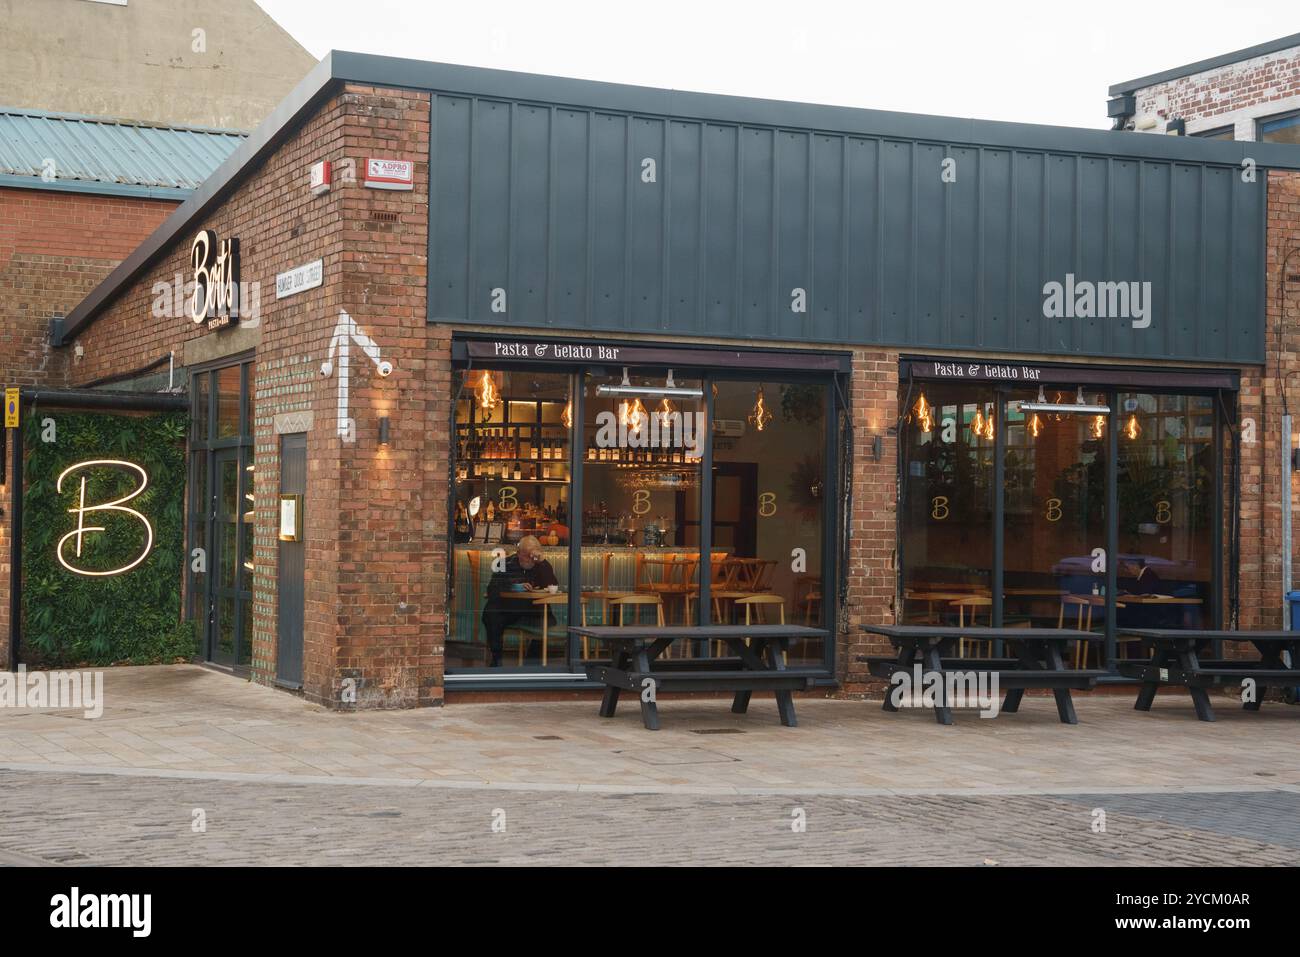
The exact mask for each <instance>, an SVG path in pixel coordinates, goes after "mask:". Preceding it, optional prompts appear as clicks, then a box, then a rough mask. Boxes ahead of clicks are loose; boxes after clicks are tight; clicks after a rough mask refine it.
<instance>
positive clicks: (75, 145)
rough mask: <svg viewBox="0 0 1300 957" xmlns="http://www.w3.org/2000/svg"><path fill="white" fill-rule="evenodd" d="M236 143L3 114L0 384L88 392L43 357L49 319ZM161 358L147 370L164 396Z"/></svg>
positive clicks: (4, 556) (69, 366) (3, 600)
mask: <svg viewBox="0 0 1300 957" xmlns="http://www.w3.org/2000/svg"><path fill="white" fill-rule="evenodd" d="M242 139H243V135H242V134H240V133H233V132H226V131H214V130H206V129H193V128H186V127H175V126H153V125H146V124H135V123H127V122H124V121H117V120H107V119H94V118H90V117H83V116H72V115H68V114H63V113H47V112H42V111H39V110H30V109H18V108H8V109H0V381H2V382H3V383H4V384H5V385H6V386H9V387H23V388H35V387H44V388H50V387H55V388H58V387H64V386H67V385H68V384H69V377H70V376H71V377H75V378H76V379H77V381H78V382H79V383H85V382H87V381H90V380H87V379H85V378H84V377H79V376H77V371H78V368H79V360H78V359H77V357H76V356H75V355H72V356H70V357H69V356H64V355H62V354H60V353H58V352H57V351H56V350H55V349H53V347H52V346H51V344H50V321H51V319H55V318H57V317H61V316H64V315H66V314H67V313H69V312H70V311H71V310H72V308H73V307H74V306H75V305H76V304H77V303H78V302H80V301H81V300H82V299H83V298H85V296H86V294H87V293H89V292H90V291H91V290H92V289H94V288H95V286H97V285H98V284H99V283H100V282H102V281H103V280H104V279H105V278H106V277H107V276H108V274H109V273H110V272H111V271H112V269H113V267H114V266H116V265H117V264H118V263H120V262H121V261H122V260H123V259H125V258H126V257H127V255H128V254H129V253H130V252H131V251H132V250H133V249H135V248H136V247H137V246H139V245H140V243H141V242H143V241H144V240H145V239H146V238H147V237H148V236H149V234H150V233H152V232H153V231H154V230H155V229H156V228H157V227H158V226H159V225H161V224H162V222H163V220H165V219H166V218H167V216H168V215H169V214H170V213H171V212H172V211H173V210H174V209H175V208H176V207H177V206H178V205H180V203H182V202H183V201H184V200H185V199H186V198H187V197H189V195H190V194H191V193H192V192H193V190H194V188H195V187H196V186H198V184H199V183H200V182H202V180H203V179H205V178H206V177H207V176H208V175H209V174H210V173H211V172H212V171H213V170H215V169H216V168H217V166H219V165H220V163H221V161H222V160H224V159H225V158H226V157H227V156H228V155H229V154H230V152H231V151H232V150H233V149H234V148H235V146H236V145H237V144H238V143H239V142H240V141H241V140H242ZM157 358H159V357H155V359H157ZM163 358H164V361H163V362H162V363H157V362H156V363H155V368H161V369H162V373H163V374H164V375H163V380H162V384H163V385H164V386H165V385H166V384H167V383H166V376H165V373H166V372H167V368H166V362H165V357H163ZM7 475H8V473H6V477H7ZM0 484H4V483H0ZM6 491H7V489H6ZM7 545H8V543H6V546H7ZM10 561H11V558H10V552H9V548H8V547H5V548H3V549H0V628H3V629H4V631H5V632H7V631H8V629H9V615H10V608H9V569H10Z"/></svg>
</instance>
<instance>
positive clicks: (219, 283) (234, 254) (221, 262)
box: [190, 229, 239, 329]
mask: <svg viewBox="0 0 1300 957" xmlns="http://www.w3.org/2000/svg"><path fill="white" fill-rule="evenodd" d="M190 265H191V267H192V268H193V270H194V295H193V297H192V298H191V299H190V318H191V319H193V320H194V321H195V322H196V323H199V322H206V323H207V326H208V328H209V329H222V328H225V327H226V326H229V325H231V324H233V323H238V322H239V240H238V239H225V240H221V241H218V240H217V234H216V233H215V232H213V231H212V230H210V229H203V230H200V231H199V233H198V235H196V236H195V237H194V242H193V243H192V244H191V245H190Z"/></svg>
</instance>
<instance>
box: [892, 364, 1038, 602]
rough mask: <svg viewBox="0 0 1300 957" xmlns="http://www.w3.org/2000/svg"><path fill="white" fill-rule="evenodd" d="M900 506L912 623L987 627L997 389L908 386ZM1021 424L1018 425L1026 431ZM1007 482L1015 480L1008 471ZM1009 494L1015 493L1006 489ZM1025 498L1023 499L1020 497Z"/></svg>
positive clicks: (904, 572)
mask: <svg viewBox="0 0 1300 957" xmlns="http://www.w3.org/2000/svg"><path fill="white" fill-rule="evenodd" d="M903 400H904V401H905V402H906V403H907V409H906V411H905V414H904V422H903V430H902V449H903V488H902V497H901V500H900V503H899V526H900V530H901V538H902V556H901V558H902V577H903V606H902V610H901V613H900V615H899V618H900V621H902V622H903V623H907V624H921V623H929V624H954V625H955V624H957V623H958V619H959V617H960V618H961V619H962V620H964V621H970V620H971V616H974V620H975V621H977V622H978V623H980V624H988V615H989V607H990V606H991V604H992V600H991V595H992V592H991V590H990V589H991V581H990V578H991V574H992V568H993V488H992V486H993V443H994V437H995V436H994V422H995V421H996V418H995V416H994V405H993V391H992V390H991V389H989V388H987V387H982V386H975V385H967V384H960V385H950V384H948V383H938V382H936V383H929V382H926V383H917V384H915V385H914V386H913V387H912V388H911V389H910V391H909V390H908V388H907V387H906V386H904V387H903ZM1024 427H1025V426H1024V423H1023V422H1021V423H1018V424H1017V428H1019V429H1020V430H1022V431H1023V429H1024ZM1008 485H1010V477H1009V476H1008ZM1008 495H1009V496H1012V497H1014V495H1013V493H1012V490H1011V489H1010V488H1008ZM1022 497H1023V496H1022Z"/></svg>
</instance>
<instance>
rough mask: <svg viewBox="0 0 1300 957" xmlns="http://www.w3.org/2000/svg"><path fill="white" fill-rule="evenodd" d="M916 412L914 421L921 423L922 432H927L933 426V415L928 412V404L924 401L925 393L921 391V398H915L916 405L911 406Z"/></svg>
mask: <svg viewBox="0 0 1300 957" xmlns="http://www.w3.org/2000/svg"><path fill="white" fill-rule="evenodd" d="M913 412H914V413H915V414H916V421H917V422H919V423H920V424H921V431H922V432H929V431H930V430H931V429H932V428H933V427H934V416H932V415H931V414H930V406H929V404H928V403H927V402H926V401H925V393H924V392H922V393H921V398H919V399H917V400H916V406H915V407H914V408H913Z"/></svg>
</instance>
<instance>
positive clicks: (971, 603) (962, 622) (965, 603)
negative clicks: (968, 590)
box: [948, 595, 993, 658]
mask: <svg viewBox="0 0 1300 957" xmlns="http://www.w3.org/2000/svg"><path fill="white" fill-rule="evenodd" d="M948 605H949V607H952V608H956V609H957V627H958V628H965V627H966V609H968V608H969V609H970V623H971V627H972V628H974V627H978V622H977V621H976V620H975V619H976V615H977V614H978V611H977V609H980V608H987V609H988V623H989V624H990V625H991V624H992V623H993V599H992V598H989V597H987V596H985V595H971V596H969V597H967V598H957V599H954V600H953V601H950V602H948ZM967 642H970V644H971V647H972V648H975V647H976V646H978V645H984V646H985V650H986V651H987V652H988V655H987V657H990V658H991V657H993V642H992V641H986V640H985V639H982V638H967V637H966V636H965V635H963V636H962V637H960V638H958V639H957V655H958V657H961V658H964V657H966V643H967Z"/></svg>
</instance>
